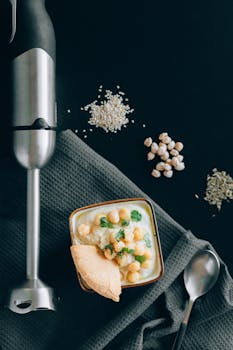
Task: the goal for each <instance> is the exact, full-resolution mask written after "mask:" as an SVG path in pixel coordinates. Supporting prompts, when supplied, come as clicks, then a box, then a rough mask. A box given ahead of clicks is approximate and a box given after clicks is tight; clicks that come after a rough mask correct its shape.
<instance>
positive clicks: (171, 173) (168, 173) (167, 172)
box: [163, 170, 173, 178]
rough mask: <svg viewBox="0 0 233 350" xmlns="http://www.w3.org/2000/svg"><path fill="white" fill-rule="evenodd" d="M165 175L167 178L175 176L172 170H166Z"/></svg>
mask: <svg viewBox="0 0 233 350" xmlns="http://www.w3.org/2000/svg"><path fill="white" fill-rule="evenodd" d="M163 175H164V176H165V177H168V178H170V177H172V176H173V171H172V170H164V172H163Z"/></svg>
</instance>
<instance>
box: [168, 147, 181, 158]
mask: <svg viewBox="0 0 233 350" xmlns="http://www.w3.org/2000/svg"><path fill="white" fill-rule="evenodd" d="M170 155H171V156H174V157H177V156H178V155H179V152H178V151H177V150H176V149H174V148H173V149H172V150H171V152H170Z"/></svg>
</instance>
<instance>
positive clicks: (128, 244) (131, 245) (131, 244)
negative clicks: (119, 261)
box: [125, 242, 135, 249]
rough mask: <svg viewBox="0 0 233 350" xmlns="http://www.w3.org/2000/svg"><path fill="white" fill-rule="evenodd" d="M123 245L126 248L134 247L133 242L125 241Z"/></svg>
mask: <svg viewBox="0 0 233 350" xmlns="http://www.w3.org/2000/svg"><path fill="white" fill-rule="evenodd" d="M125 246H126V247H127V248H128V249H134V248H135V243H133V242H130V243H126V244H125Z"/></svg>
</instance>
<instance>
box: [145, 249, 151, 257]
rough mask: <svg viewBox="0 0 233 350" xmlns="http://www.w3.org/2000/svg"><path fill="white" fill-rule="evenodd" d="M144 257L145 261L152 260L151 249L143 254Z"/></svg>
mask: <svg viewBox="0 0 233 350" xmlns="http://www.w3.org/2000/svg"><path fill="white" fill-rule="evenodd" d="M144 255H145V257H146V259H147V260H150V259H151V258H152V251H151V249H149V248H147V249H146V251H145V253H144Z"/></svg>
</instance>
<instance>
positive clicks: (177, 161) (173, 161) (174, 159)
mask: <svg viewBox="0 0 233 350" xmlns="http://www.w3.org/2000/svg"><path fill="white" fill-rule="evenodd" d="M178 164H179V159H178V157H172V165H173V166H174V167H176V166H177V165H178Z"/></svg>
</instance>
